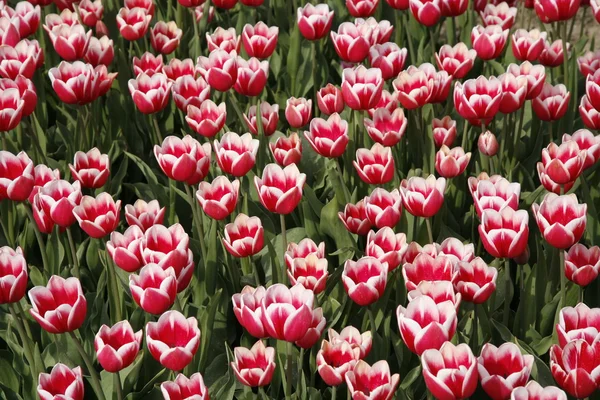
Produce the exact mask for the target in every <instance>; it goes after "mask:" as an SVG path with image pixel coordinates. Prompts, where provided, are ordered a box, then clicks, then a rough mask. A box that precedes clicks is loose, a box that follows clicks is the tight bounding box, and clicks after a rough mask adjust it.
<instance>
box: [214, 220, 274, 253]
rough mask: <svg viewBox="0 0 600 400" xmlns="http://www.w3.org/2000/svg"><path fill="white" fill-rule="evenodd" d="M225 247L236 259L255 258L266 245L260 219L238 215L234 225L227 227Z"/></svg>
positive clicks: (224, 240) (224, 239)
mask: <svg viewBox="0 0 600 400" xmlns="http://www.w3.org/2000/svg"><path fill="white" fill-rule="evenodd" d="M223 245H224V246H225V248H226V249H227V251H228V252H229V253H230V254H231V255H233V256H234V257H238V258H242V257H249V256H253V255H254V254H256V253H258V252H259V251H260V250H262V248H263V245H264V229H263V226H262V222H261V221H260V219H259V218H258V217H248V216H247V215H245V214H238V215H237V217H235V220H234V221H233V222H232V223H230V224H227V225H225V234H224V237H223Z"/></svg>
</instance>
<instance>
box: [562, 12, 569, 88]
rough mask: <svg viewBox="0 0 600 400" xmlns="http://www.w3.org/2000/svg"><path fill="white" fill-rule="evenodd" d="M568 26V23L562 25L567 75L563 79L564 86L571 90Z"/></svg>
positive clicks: (564, 61) (565, 71)
mask: <svg viewBox="0 0 600 400" xmlns="http://www.w3.org/2000/svg"><path fill="white" fill-rule="evenodd" d="M567 25H568V21H565V22H564V23H563V24H562V30H563V34H562V48H563V67H564V75H565V76H564V78H563V84H564V85H565V86H566V87H567V90H569V54H568V53H567Z"/></svg>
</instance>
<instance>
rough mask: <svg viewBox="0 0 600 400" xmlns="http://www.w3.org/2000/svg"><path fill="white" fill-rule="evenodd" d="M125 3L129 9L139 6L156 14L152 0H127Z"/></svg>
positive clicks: (149, 12)
mask: <svg viewBox="0 0 600 400" xmlns="http://www.w3.org/2000/svg"><path fill="white" fill-rule="evenodd" d="M124 5H125V8H129V9H132V8H136V7H139V8H141V9H143V10H144V11H146V12H147V13H148V14H150V15H152V16H154V2H153V1H152V0H125V1H124Z"/></svg>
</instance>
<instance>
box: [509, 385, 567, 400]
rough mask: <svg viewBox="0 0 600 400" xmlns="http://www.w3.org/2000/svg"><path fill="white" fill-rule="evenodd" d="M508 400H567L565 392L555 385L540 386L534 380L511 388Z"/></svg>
mask: <svg viewBox="0 0 600 400" xmlns="http://www.w3.org/2000/svg"><path fill="white" fill-rule="evenodd" d="M510 400H567V394H566V393H565V392H563V391H562V390H560V389H559V388H557V387H556V386H546V387H542V386H540V384H539V383H537V382H536V381H529V382H527V385H525V386H521V387H518V388H516V389H515V390H513V391H512V393H511V395H510Z"/></svg>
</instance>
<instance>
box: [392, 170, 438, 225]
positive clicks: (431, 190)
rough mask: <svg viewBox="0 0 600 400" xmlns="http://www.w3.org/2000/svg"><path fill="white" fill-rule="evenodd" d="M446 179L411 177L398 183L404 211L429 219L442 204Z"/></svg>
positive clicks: (431, 176)
mask: <svg viewBox="0 0 600 400" xmlns="http://www.w3.org/2000/svg"><path fill="white" fill-rule="evenodd" d="M445 190H446V179H444V178H438V179H436V178H435V176H433V175H429V176H428V177H427V179H424V178H420V177H417V176H413V177H411V178H410V179H408V180H407V179H403V180H402V182H401V183H400V195H401V196H402V204H403V205H404V208H405V209H406V211H408V212H409V213H411V214H412V215H414V216H416V217H423V218H430V217H433V216H434V215H435V214H437V213H438V211H439V210H440V208H441V207H442V204H443V203H444V191H445Z"/></svg>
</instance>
